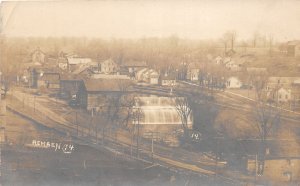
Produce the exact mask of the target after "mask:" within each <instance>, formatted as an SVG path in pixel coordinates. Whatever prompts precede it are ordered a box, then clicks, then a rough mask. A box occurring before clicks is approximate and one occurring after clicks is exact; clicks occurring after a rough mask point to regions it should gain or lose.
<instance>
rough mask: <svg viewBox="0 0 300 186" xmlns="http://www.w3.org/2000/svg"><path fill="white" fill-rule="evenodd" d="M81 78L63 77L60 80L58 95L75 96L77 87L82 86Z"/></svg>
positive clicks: (64, 97) (64, 96)
mask: <svg viewBox="0 0 300 186" xmlns="http://www.w3.org/2000/svg"><path fill="white" fill-rule="evenodd" d="M82 84H83V80H82V79H73V78H64V79H61V80H60V86H59V88H60V89H59V95H60V97H61V98H63V99H71V98H72V97H77V94H78V91H79V87H80V86H82Z"/></svg>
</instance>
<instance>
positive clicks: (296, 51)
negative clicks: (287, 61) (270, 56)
mask: <svg viewBox="0 0 300 186" xmlns="http://www.w3.org/2000/svg"><path fill="white" fill-rule="evenodd" d="M287 55H288V56H291V57H299V56H300V41H289V42H287Z"/></svg>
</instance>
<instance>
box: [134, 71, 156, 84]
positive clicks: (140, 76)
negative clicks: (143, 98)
mask: <svg viewBox="0 0 300 186" xmlns="http://www.w3.org/2000/svg"><path fill="white" fill-rule="evenodd" d="M135 78H136V80H137V81H138V82H143V83H148V84H152V85H158V84H159V73H158V72H157V71H155V70H153V69H149V68H143V69H141V70H139V71H137V72H136V74H135Z"/></svg>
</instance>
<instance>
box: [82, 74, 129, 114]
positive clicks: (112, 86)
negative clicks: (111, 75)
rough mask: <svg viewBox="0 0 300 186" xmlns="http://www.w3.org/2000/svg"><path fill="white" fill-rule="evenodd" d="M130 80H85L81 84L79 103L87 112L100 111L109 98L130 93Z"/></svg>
mask: <svg viewBox="0 0 300 186" xmlns="http://www.w3.org/2000/svg"><path fill="white" fill-rule="evenodd" d="M130 85H131V81H130V80H120V79H118V80H117V79H85V80H84V81H83V84H80V87H79V91H78V102H79V103H80V105H81V106H82V107H83V108H86V109H87V110H92V109H93V110H99V109H101V107H103V106H104V105H105V104H106V103H107V101H109V98H111V97H114V96H119V95H120V94H126V93H127V92H129V91H130V90H129V87H130Z"/></svg>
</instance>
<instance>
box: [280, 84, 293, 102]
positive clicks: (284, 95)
mask: <svg viewBox="0 0 300 186" xmlns="http://www.w3.org/2000/svg"><path fill="white" fill-rule="evenodd" d="M290 100H291V89H285V88H283V87H281V88H280V89H279V90H277V101H278V102H288V101H290Z"/></svg>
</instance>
